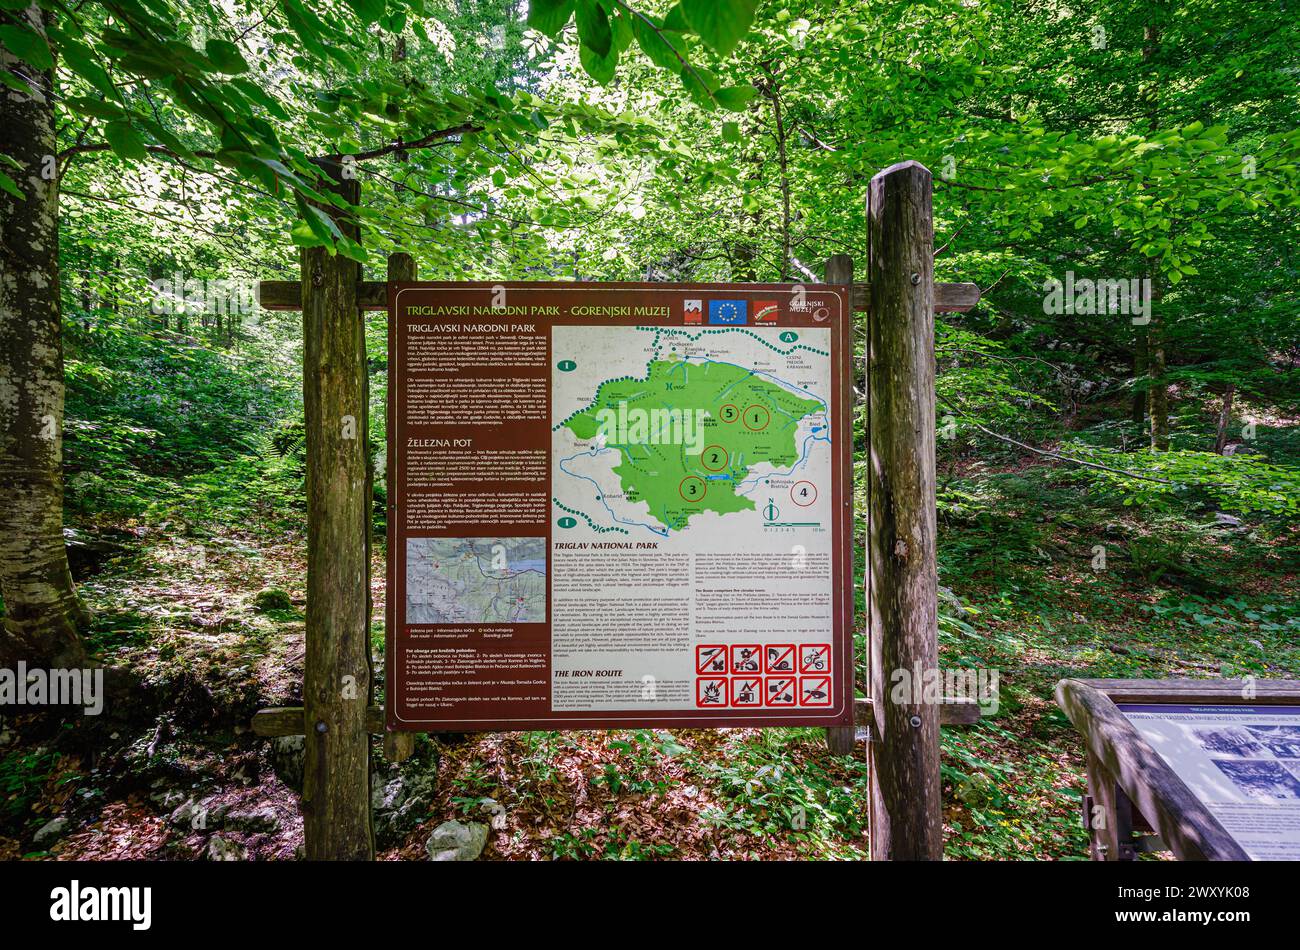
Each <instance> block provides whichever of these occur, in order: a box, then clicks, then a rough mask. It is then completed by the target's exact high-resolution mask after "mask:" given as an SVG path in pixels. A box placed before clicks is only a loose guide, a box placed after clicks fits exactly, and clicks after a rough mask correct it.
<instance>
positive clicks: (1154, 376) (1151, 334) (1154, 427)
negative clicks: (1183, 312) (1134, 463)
mask: <svg viewBox="0 0 1300 950" xmlns="http://www.w3.org/2000/svg"><path fill="white" fill-rule="evenodd" d="M1159 53H1160V28H1159V27H1156V26H1151V25H1148V26H1146V27H1144V28H1143V31H1142V61H1143V62H1144V63H1146V64H1147V69H1148V73H1147V82H1146V84H1145V86H1144V87H1143V89H1142V91H1141V95H1142V100H1143V103H1144V104H1145V106H1146V113H1147V118H1148V123H1149V127H1150V128H1149V131H1150V134H1154V133H1155V132H1156V130H1157V129H1159V127H1160V87H1159V84H1158V83H1157V80H1156V78H1155V75H1156V72H1155V69H1156V67H1155V60H1156V57H1157V56H1158V55H1159ZM1147 265H1148V272H1149V274H1150V278H1151V299H1150V301H1148V304H1149V306H1150V315H1151V322H1150V323H1148V324H1147V376H1148V377H1149V378H1150V387H1149V388H1148V389H1147V411H1148V413H1149V414H1150V416H1151V427H1150V434H1151V448H1152V449H1154V450H1156V451H1158V452H1165V451H1168V449H1169V384H1168V383H1167V382H1166V381H1165V332H1164V320H1163V319H1162V318H1161V316H1160V313H1159V304H1160V298H1161V289H1160V264H1159V262H1158V261H1157V260H1156V259H1154V258H1149V259H1148V260H1147Z"/></svg>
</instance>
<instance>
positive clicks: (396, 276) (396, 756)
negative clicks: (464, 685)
mask: <svg viewBox="0 0 1300 950" xmlns="http://www.w3.org/2000/svg"><path fill="white" fill-rule="evenodd" d="M402 55H403V56H405V55H406V44H405V41H404V40H403V42H402ZM393 58H394V61H396V59H397V58H398V57H397V52H396V51H394V53H393ZM417 274H418V271H417V269H416V266H415V258H414V257H412V256H411V255H410V254H405V253H401V252H399V253H397V254H389V255H388V280H389V282H390V283H399V282H400V283H413V282H414V281H416V280H417V279H418V277H417ZM388 424H389V425H390V426H391V425H395V424H396V421H395V420H393V419H389V420H388ZM392 464H393V460H392V459H389V460H388V466H389V469H388V470H389V471H390V472H391V471H392ZM386 484H387V485H388V491H389V492H390V494H389V496H388V497H389V502H388V517H390V518H395V517H397V516H398V513H397V511H396V510H395V509H394V508H393V503H392V495H391V492H392V490H393V480H392V479H391V478H389V479H388V480H387V482H386ZM369 537H370V535H369V534H367V535H366V538H367V539H369ZM366 546H367V548H368V547H369V540H367V542H366ZM367 615H368V614H367ZM392 661H393V658H392V657H385V658H384V662H385V663H391V662H392ZM387 701H390V702H391V700H387ZM414 751H415V733H414V732H385V733H384V758H386V759H388V761H390V762H401V761H404V760H405V759H409V758H410V757H411V754H412V753H413V752H414Z"/></svg>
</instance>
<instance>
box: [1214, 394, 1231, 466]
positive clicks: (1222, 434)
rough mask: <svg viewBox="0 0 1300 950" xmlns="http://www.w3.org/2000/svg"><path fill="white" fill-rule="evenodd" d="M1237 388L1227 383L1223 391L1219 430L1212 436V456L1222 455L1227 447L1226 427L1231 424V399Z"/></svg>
mask: <svg viewBox="0 0 1300 950" xmlns="http://www.w3.org/2000/svg"><path fill="white" fill-rule="evenodd" d="M1236 392H1237V387H1236V386H1235V385H1234V384H1232V383H1228V385H1227V386H1226V387H1225V388H1224V390H1223V408H1222V409H1220V410H1219V428H1218V431H1217V432H1215V434H1214V454H1215V455H1222V454H1223V450H1224V449H1225V448H1226V447H1227V445H1228V426H1229V425H1231V424H1232V397H1233V396H1234V395H1235V394H1236Z"/></svg>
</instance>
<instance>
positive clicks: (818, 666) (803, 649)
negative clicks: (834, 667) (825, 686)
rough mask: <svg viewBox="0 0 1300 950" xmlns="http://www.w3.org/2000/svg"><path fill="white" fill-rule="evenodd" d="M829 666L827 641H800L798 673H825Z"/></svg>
mask: <svg viewBox="0 0 1300 950" xmlns="http://www.w3.org/2000/svg"><path fill="white" fill-rule="evenodd" d="M830 668H831V645H830V644H829V643H801V644H800V645H799V672H800V673H827V672H830Z"/></svg>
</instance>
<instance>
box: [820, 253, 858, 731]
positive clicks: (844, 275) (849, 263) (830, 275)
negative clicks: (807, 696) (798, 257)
mask: <svg viewBox="0 0 1300 950" xmlns="http://www.w3.org/2000/svg"><path fill="white" fill-rule="evenodd" d="M826 283H828V284H842V285H844V287H845V289H846V290H847V291H848V293H849V297H850V299H852V296H853V258H851V257H849V255H847V254H834V255H832V256H831V257H830V258H829V259H828V260H827V261H826ZM852 312H853V311H852V308H850V310H849V313H848V314H845V318H846V319H848V318H850V317H851V316H852ZM851 338H852V337H850V339H851ZM851 497H852V493H851V492H850V498H851ZM851 503H852V502H850V504H851ZM850 523H852V522H850ZM856 735H857V726H831V727H829V728H828V729H827V730H826V745H827V746H828V747H829V748H830V750H831V754H832V755H852V754H853V742H854V739H855V737H856Z"/></svg>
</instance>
